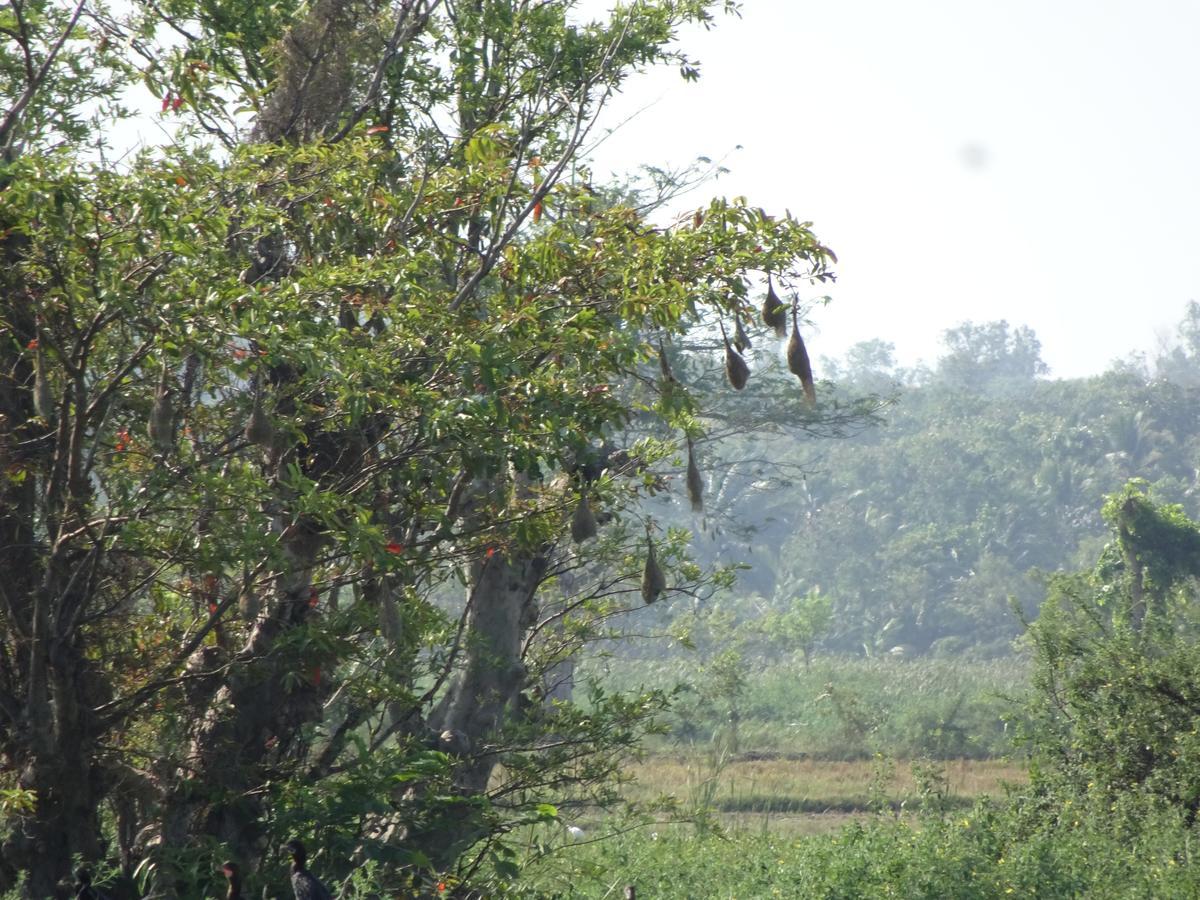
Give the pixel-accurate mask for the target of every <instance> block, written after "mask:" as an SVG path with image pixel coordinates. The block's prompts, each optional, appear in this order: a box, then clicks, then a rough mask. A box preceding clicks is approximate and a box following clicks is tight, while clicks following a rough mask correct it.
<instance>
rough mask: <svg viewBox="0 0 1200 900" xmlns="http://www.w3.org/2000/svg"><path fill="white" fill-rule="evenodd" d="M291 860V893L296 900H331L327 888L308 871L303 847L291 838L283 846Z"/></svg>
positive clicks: (331, 895)
mask: <svg viewBox="0 0 1200 900" xmlns="http://www.w3.org/2000/svg"><path fill="white" fill-rule="evenodd" d="M284 846H285V847H286V849H287V852H288V855H289V856H291V858H292V891H293V893H295V895H296V900H333V894H331V893H330V892H329V888H327V887H325V885H323V884H321V882H320V881H318V880H317V876H315V875H314V874H313V873H312V872H310V871H308V867H307V866H306V865H305V860H307V859H308V852H307V851H306V850H305V849H304V845H303V844H302V843H300V842H299V841H298V840H296V839H295V838H293V839H292V840H290V841H288V842H287V843H286V844H285V845H284Z"/></svg>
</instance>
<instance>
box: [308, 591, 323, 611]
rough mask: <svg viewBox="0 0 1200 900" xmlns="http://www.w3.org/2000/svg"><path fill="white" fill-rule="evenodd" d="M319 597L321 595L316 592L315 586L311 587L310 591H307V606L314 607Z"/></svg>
mask: <svg viewBox="0 0 1200 900" xmlns="http://www.w3.org/2000/svg"><path fill="white" fill-rule="evenodd" d="M320 597H321V595H320V594H318V593H317V589H316V588H313V589H312V590H311V591H309V592H308V608H309V609H316V608H317V601H318V600H319V599H320Z"/></svg>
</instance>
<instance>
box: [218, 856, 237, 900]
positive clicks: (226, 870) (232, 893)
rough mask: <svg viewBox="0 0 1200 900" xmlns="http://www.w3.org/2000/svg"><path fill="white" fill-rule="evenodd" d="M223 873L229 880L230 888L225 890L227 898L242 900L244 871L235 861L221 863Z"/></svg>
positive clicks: (228, 899)
mask: <svg viewBox="0 0 1200 900" xmlns="http://www.w3.org/2000/svg"><path fill="white" fill-rule="evenodd" d="M221 873H222V874H223V875H224V876H225V880H226V881H228V882H229V890H227V891H226V892H225V900H242V872H241V870H240V869H239V868H238V864H237V863H235V862H225V863H221Z"/></svg>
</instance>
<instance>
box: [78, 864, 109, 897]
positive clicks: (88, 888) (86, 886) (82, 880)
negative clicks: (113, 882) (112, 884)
mask: <svg viewBox="0 0 1200 900" xmlns="http://www.w3.org/2000/svg"><path fill="white" fill-rule="evenodd" d="M75 896H76V898H78V900H108V894H106V893H104V891H102V890H100V889H99V888H94V887H92V872H91V870H90V869H86V868H80V869H78V870H76V872H75Z"/></svg>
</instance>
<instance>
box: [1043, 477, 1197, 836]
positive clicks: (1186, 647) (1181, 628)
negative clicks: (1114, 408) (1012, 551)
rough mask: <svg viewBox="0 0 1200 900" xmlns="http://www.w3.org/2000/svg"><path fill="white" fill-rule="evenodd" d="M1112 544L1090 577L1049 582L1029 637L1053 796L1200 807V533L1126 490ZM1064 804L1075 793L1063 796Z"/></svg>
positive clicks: (1110, 506) (1115, 503) (1115, 509)
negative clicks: (1199, 599)
mask: <svg viewBox="0 0 1200 900" xmlns="http://www.w3.org/2000/svg"><path fill="white" fill-rule="evenodd" d="M1104 514H1105V518H1106V520H1107V521H1108V524H1109V526H1110V538H1111V540H1110V543H1109V545H1108V546H1107V548H1106V549H1105V551H1104V552H1103V553H1102V554H1101V556H1100V559H1099V560H1098V561H1097V563H1096V566H1095V568H1094V569H1093V570H1092V571H1091V572H1085V573H1079V574H1071V575H1060V576H1056V577H1055V578H1053V579H1052V580H1051V582H1050V591H1049V596H1048V598H1047V600H1046V603H1045V605H1044V606H1043V607H1042V612H1041V615H1040V616H1039V617H1038V619H1037V621H1036V622H1034V623H1033V624H1032V625H1031V626H1030V628H1029V632H1028V636H1027V637H1028V641H1029V643H1030V646H1031V647H1032V649H1033V651H1034V654H1035V656H1034V680H1033V684H1034V693H1033V704H1032V707H1031V713H1032V716H1031V718H1032V722H1033V724H1032V726H1031V730H1030V733H1029V735H1028V737H1029V739H1030V743H1031V745H1032V746H1033V748H1034V749H1035V750H1036V751H1038V752H1039V753H1040V756H1041V764H1042V767H1043V768H1042V770H1041V773H1042V776H1043V778H1044V780H1045V782H1046V784H1047V786H1048V787H1050V788H1052V789H1053V788H1062V789H1065V790H1067V791H1074V792H1077V793H1080V794H1085V795H1090V796H1092V797H1096V798H1100V799H1101V801H1102V804H1103V805H1102V807H1101V808H1103V809H1105V810H1109V809H1116V808H1117V807H1116V803H1117V801H1119V800H1120V799H1121V798H1123V797H1124V798H1130V797H1133V798H1134V799H1138V798H1144V799H1148V800H1150V801H1151V802H1152V803H1157V804H1166V805H1169V806H1170V807H1173V808H1174V809H1175V810H1178V811H1179V812H1181V813H1182V814H1184V815H1185V816H1186V819H1187V821H1188V822H1189V823H1191V822H1193V821H1194V820H1195V817H1196V813H1197V811H1198V810H1200V771H1198V770H1197V768H1196V759H1197V751H1198V750H1200V747H1198V746H1197V736H1196V728H1195V719H1196V713H1197V710H1200V696H1198V694H1197V690H1196V684H1197V675H1200V652H1198V647H1200V645H1198V643H1197V636H1198V634H1200V632H1198V631H1197V627H1198V624H1200V621H1198V619H1197V615H1196V577H1197V574H1200V568H1198V567H1197V562H1196V560H1197V558H1198V557H1197V554H1198V553H1200V526H1198V525H1197V523H1195V522H1193V521H1191V520H1190V519H1188V518H1187V517H1186V516H1185V515H1184V514H1183V510H1182V509H1181V508H1180V507H1178V506H1174V505H1158V504H1155V503H1153V502H1151V501H1150V500H1149V499H1148V498H1147V497H1146V495H1145V492H1144V489H1143V487H1142V486H1139V485H1137V484H1130V485H1127V486H1126V488H1125V489H1124V490H1122V491H1120V492H1118V493H1117V494H1114V495H1112V496H1111V497H1109V498H1108V500H1107V501H1106V503H1105V506H1104ZM1064 796H1065V795H1064Z"/></svg>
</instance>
